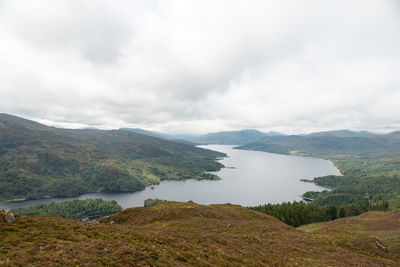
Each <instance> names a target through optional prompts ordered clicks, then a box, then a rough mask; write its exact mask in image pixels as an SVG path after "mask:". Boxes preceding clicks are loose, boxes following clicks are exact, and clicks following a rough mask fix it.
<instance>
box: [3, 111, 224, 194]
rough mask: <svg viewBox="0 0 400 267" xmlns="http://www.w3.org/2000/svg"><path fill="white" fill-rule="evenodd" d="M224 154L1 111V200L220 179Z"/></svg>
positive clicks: (126, 190) (119, 190)
mask: <svg viewBox="0 0 400 267" xmlns="http://www.w3.org/2000/svg"><path fill="white" fill-rule="evenodd" d="M221 156H224V154H223V153H219V152H215V151H211V150H207V149H202V148H198V147H195V146H192V145H188V144H183V143H179V142H174V141H168V140H164V139H160V138H155V137H151V136H146V135H142V134H137V133H133V132H128V131H123V130H110V131H104V130H88V129H86V130H72V129H58V128H54V127H48V126H45V125H43V124H40V123H37V122H34V121H30V120H26V119H23V118H19V117H16V116H12V115H8V114H0V201H4V200H10V199H26V198H43V197H47V196H66V195H76V194H82V193H86V192H104V191H108V192H110V191H111V192H128V191H137V190H142V189H144V188H145V186H147V185H149V184H153V183H159V182H160V180H166V179H190V178H193V179H218V177H216V176H215V175H212V174H209V173H205V171H215V170H218V169H219V168H220V167H221V166H222V165H221V164H220V163H218V162H216V161H215V159H216V158H217V157H221Z"/></svg>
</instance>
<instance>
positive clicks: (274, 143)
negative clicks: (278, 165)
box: [239, 130, 400, 157]
mask: <svg viewBox="0 0 400 267" xmlns="http://www.w3.org/2000/svg"><path fill="white" fill-rule="evenodd" d="M239 148H240V149H251V150H262V151H266V152H273V153H282V154H298V155H306V156H321V157H340V156H341V155H342V156H345V155H353V156H354V155H357V156H358V157H371V156H374V157H375V156H377V155H378V154H382V155H383V154H385V155H388V156H392V155H400V134H399V132H392V133H389V134H382V135H378V134H372V133H369V132H365V131H362V132H353V131H349V130H340V131H331V132H320V133H313V134H309V135H303V136H301V135H288V136H263V137H261V138H259V139H257V140H255V141H253V142H250V143H248V144H245V145H242V146H240V147H239Z"/></svg>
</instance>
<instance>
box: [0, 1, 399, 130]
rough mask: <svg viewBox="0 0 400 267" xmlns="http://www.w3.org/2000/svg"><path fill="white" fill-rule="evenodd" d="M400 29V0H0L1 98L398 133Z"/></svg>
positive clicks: (60, 112) (62, 114) (178, 122)
mask: <svg viewBox="0 0 400 267" xmlns="http://www.w3.org/2000/svg"><path fill="white" fill-rule="evenodd" d="M250 3H251V4H250ZM228 7H229V8H228ZM399 26H400V14H399V9H398V3H396V1H376V2H365V1H359V0H352V1H323V2H321V1H311V0H310V1H302V2H299V1H279V2H276V1H252V2H248V1H234V2H232V1H222V0H221V1H128V0H126V1H125V0H118V1H106V0H102V1H78V0H76V1H75V0H74V1H67V0H60V1H50V0H46V1H33V0H29V1H28V0H26V1H18V3H17V1H11V0H9V1H0V58H2V60H1V61H0V84H1V88H0V108H1V111H2V112H9V113H15V114H16V115H21V116H25V117H28V118H32V119H40V120H42V121H46V122H48V123H50V124H51V123H52V122H53V123H54V124H57V125H62V124H63V122H64V123H65V125H69V126H70V125H71V123H72V122H76V123H78V124H77V125H79V127H80V125H81V124H85V125H96V127H104V128H118V127H124V126H130V125H134V126H135V127H146V128H149V129H152V130H164V131H175V132H179V131H182V132H206V131H218V130H233V129H240V128H259V129H263V130H270V129H271V130H280V131H285V132H296V131H300V132H307V131H311V130H314V129H316V130H326V129H338V128H353V129H379V130H382V129H394V128H396V127H398V125H399V120H398V118H397V117H396V114H398V113H399V111H400V108H399V107H398V103H397V101H396V99H399V97H400V96H399V93H398V92H399V91H400V88H399V87H400V80H399V78H398V69H400V27H399Z"/></svg>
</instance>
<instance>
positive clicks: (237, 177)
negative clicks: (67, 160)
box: [0, 145, 339, 209]
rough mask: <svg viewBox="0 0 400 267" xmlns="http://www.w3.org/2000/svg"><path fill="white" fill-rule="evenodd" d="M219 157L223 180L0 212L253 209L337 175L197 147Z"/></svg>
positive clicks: (282, 159) (306, 163) (260, 155)
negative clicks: (113, 205)
mask: <svg viewBox="0 0 400 267" xmlns="http://www.w3.org/2000/svg"><path fill="white" fill-rule="evenodd" d="M201 147H203V148H208V149H212V150H216V151H221V152H224V153H226V154H227V155H228V157H227V158H224V159H222V160H221V163H222V164H224V165H225V166H226V167H233V168H224V169H222V170H220V171H218V172H213V173H214V174H216V175H218V176H219V177H221V178H222V180H219V181H210V180H201V181H196V180H186V181H163V182H161V183H160V184H159V185H157V186H155V187H154V189H150V188H146V189H145V190H143V191H139V192H135V193H88V194H83V195H81V196H77V197H67V198H65V197H64V198H48V199H39V200H30V201H22V202H11V203H4V204H0V209H10V208H14V207H28V206H32V205H36V204H40V203H50V202H61V201H65V200H72V199H88V198H101V199H104V200H116V201H117V202H118V203H119V204H120V205H121V206H122V207H124V208H127V207H139V206H143V202H144V200H146V199H148V198H160V199H166V200H175V201H189V200H193V201H194V202H196V203H200V204H219V203H232V204H240V205H243V206H253V205H259V204H265V203H280V202H283V201H293V200H297V201H299V200H301V198H300V197H299V196H300V195H301V194H303V193H304V192H306V191H311V190H312V191H321V190H324V188H323V187H319V186H317V185H315V184H312V183H305V182H301V181H300V179H312V178H314V177H317V176H324V175H331V174H333V175H339V171H338V170H337V169H336V167H335V166H334V165H333V164H332V163H331V162H330V161H328V160H323V159H317V158H305V157H296V156H286V155H279V154H273V153H266V152H260V151H248V150H238V149H233V147H234V146H228V145H207V146H201Z"/></svg>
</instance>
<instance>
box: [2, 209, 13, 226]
mask: <svg viewBox="0 0 400 267" xmlns="http://www.w3.org/2000/svg"><path fill="white" fill-rule="evenodd" d="M0 214H1V215H2V217H3V218H4V220H5V221H6V222H7V223H13V222H15V217H14V214H13V213H12V212H11V211H10V210H5V211H2V212H1V213H0Z"/></svg>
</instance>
